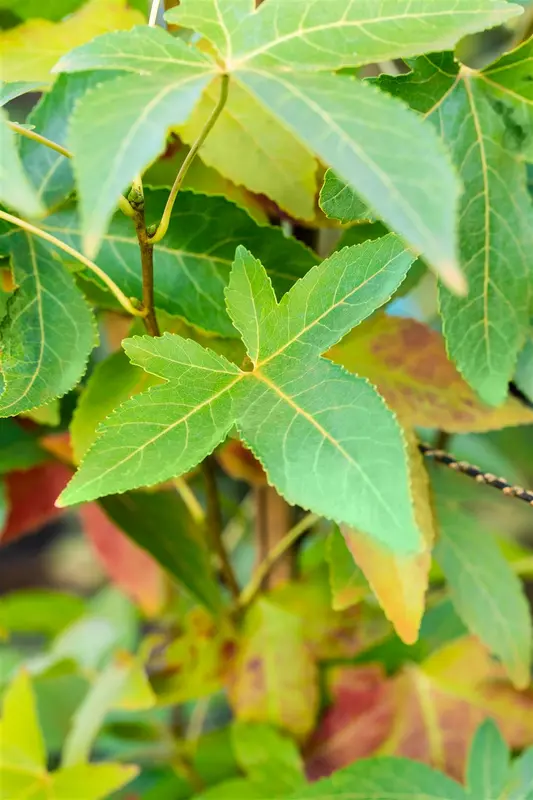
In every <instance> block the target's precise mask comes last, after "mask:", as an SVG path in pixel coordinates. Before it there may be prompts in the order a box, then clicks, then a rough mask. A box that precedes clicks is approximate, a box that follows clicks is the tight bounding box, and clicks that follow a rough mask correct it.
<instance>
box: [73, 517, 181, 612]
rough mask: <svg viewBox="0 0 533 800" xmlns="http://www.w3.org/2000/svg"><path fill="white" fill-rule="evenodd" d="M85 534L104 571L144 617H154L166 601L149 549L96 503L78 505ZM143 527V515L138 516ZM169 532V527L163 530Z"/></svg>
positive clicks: (159, 569) (157, 567) (161, 574)
mask: <svg viewBox="0 0 533 800" xmlns="http://www.w3.org/2000/svg"><path fill="white" fill-rule="evenodd" d="M80 515H81V520H82V524H83V529H84V533H85V535H86V537H87V538H88V539H89V541H90V543H91V545H92V547H93V550H94V552H95V555H96V556H97V558H98V560H99V561H100V563H101V564H102V566H103V568H104V570H105V572H106V574H107V575H108V576H109V578H110V579H111V580H112V581H113V583H114V584H115V585H116V586H118V587H119V588H120V589H121V590H122V591H123V592H124V593H125V594H126V595H128V597H130V598H131V599H132V600H133V602H135V603H136V604H137V605H138V606H139V607H140V609H141V610H142V612H143V613H144V614H145V615H146V616H147V617H155V616H156V615H157V614H158V613H159V612H160V611H161V610H162V607H163V605H164V602H165V587H164V578H163V573H162V571H161V568H160V566H159V564H157V563H156V561H154V559H153V558H151V556H150V554H149V551H147V550H146V549H141V548H140V547H137V545H136V544H135V540H133V541H132V539H130V538H129V537H128V536H126V535H125V534H124V533H123V532H122V530H120V528H118V527H116V526H115V525H113V523H112V522H111V521H110V520H109V519H108V517H107V516H106V514H104V512H103V511H102V510H101V509H100V507H99V506H98V505H97V504H96V503H88V504H86V505H84V506H82V507H81V509H80ZM138 521H139V523H140V527H142V525H143V522H144V519H139V520H138ZM164 534H165V535H168V531H164Z"/></svg>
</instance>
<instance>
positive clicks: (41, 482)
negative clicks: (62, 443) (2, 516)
mask: <svg viewBox="0 0 533 800" xmlns="http://www.w3.org/2000/svg"><path fill="white" fill-rule="evenodd" d="M71 475H72V471H71V470H70V469H69V468H68V467H65V466H63V464H60V463H58V462H51V463H46V464H42V465H39V466H36V467H33V468H32V469H29V470H27V471H25V472H12V473H11V474H10V475H8V476H7V477H6V487H7V496H8V500H9V514H8V517H7V522H6V525H5V527H4V529H3V530H2V534H1V536H0V543H1V544H8V542H11V541H14V540H15V539H18V538H19V537H21V536H24V535H26V534H27V533H32V532H33V531H35V530H38V529H39V528H40V527H42V525H44V524H46V523H48V522H51V521H52V520H53V519H55V518H56V517H57V516H59V514H61V511H60V509H58V508H56V506H55V501H56V499H57V497H58V495H59V494H60V492H61V491H62V489H64V488H65V485H66V483H67V482H68V480H69V478H70V476H71Z"/></svg>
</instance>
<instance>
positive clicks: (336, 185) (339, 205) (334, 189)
mask: <svg viewBox="0 0 533 800" xmlns="http://www.w3.org/2000/svg"><path fill="white" fill-rule="evenodd" d="M319 202H320V208H321V209H322V211H323V212H324V214H325V215H326V217H330V218H331V219H338V220H339V221H340V222H342V223H347V222H360V221H362V220H373V214H372V212H371V211H370V209H369V208H368V206H367V205H366V203H364V202H363V201H362V200H361V198H360V197H359V195H358V194H357V193H356V192H354V190H353V189H352V188H351V186H349V185H348V184H347V183H346V182H345V181H343V180H341V179H340V178H339V177H338V176H337V175H335V173H334V172H333V170H331V169H328V171H327V172H326V175H325V177H324V185H323V186H322V189H321V190H320V199H319Z"/></svg>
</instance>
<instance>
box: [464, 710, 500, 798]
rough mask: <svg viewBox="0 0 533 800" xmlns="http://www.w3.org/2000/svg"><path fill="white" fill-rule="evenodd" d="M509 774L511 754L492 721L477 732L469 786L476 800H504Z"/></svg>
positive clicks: (472, 750) (468, 779) (469, 773)
mask: <svg viewBox="0 0 533 800" xmlns="http://www.w3.org/2000/svg"><path fill="white" fill-rule="evenodd" d="M508 773H509V750H508V748H507V745H506V743H505V741H504V739H503V737H502V735H501V733H500V731H499V729H498V726H497V725H496V723H495V722H493V721H492V720H487V721H486V722H484V723H483V724H482V725H480V727H479V728H478V729H477V731H476V734H475V736H474V741H473V742H472V745H471V748H470V753H469V756H468V766H467V776H466V782H467V784H468V790H469V794H470V795H471V796H472V797H473V798H476V800H500V798H501V795H502V792H503V790H504V787H505V784H506V782H507V778H508Z"/></svg>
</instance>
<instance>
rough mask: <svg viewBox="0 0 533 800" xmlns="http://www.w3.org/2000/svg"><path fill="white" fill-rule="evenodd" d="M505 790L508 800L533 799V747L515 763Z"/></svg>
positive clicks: (525, 751)
mask: <svg viewBox="0 0 533 800" xmlns="http://www.w3.org/2000/svg"><path fill="white" fill-rule="evenodd" d="M505 788H506V791H507V795H506V800H532V799H533V747H528V748H527V750H524V752H523V753H522V754H521V755H520V756H519V757H518V758H517V759H516V760H515V761H514V762H513V765H512V767H511V777H510V778H509V782H508V784H507V786H506V787H505Z"/></svg>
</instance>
